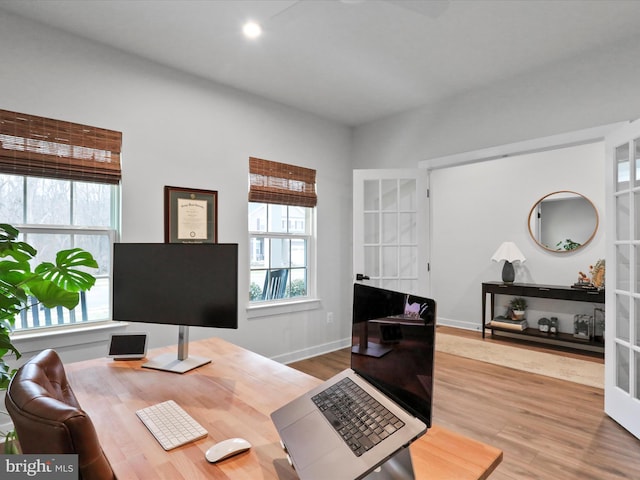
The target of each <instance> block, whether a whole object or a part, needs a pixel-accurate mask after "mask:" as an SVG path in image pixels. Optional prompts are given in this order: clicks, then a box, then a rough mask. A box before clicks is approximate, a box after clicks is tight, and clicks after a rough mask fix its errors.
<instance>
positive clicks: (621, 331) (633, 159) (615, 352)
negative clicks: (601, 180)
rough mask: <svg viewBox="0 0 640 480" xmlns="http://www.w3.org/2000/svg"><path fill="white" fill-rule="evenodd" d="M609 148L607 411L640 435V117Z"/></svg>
mask: <svg viewBox="0 0 640 480" xmlns="http://www.w3.org/2000/svg"><path fill="white" fill-rule="evenodd" d="M605 148H606V156H607V157H606V158H607V161H606V165H607V172H606V180H607V182H606V183H607V205H606V206H607V222H606V224H607V255H606V268H607V274H606V294H605V295H606V297H605V298H606V313H605V412H606V413H607V414H608V415H609V416H610V417H611V418H613V419H614V420H616V421H617V422H618V423H620V424H621V425H622V426H623V427H624V428H626V429H627V430H629V431H630V432H631V433H632V434H633V435H635V436H636V437H638V438H640V421H639V420H638V419H640V121H635V122H632V123H629V124H628V125H625V126H624V127H622V128H619V129H617V130H616V131H615V132H613V133H612V134H610V135H608V136H607V138H606V141H605Z"/></svg>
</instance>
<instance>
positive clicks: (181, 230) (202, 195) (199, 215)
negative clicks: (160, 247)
mask: <svg viewBox="0 0 640 480" xmlns="http://www.w3.org/2000/svg"><path fill="white" fill-rule="evenodd" d="M164 215H165V218H164V241H165V243H217V242H218V192H216V191H210V190H198V189H195V188H180V187H167V186H165V187H164Z"/></svg>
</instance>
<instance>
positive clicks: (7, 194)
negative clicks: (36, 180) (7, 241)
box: [0, 174, 24, 225]
mask: <svg viewBox="0 0 640 480" xmlns="http://www.w3.org/2000/svg"><path fill="white" fill-rule="evenodd" d="M23 189H24V177H21V176H17V175H5V174H0V219H2V222H3V223H10V224H12V225H13V224H16V223H24V191H23Z"/></svg>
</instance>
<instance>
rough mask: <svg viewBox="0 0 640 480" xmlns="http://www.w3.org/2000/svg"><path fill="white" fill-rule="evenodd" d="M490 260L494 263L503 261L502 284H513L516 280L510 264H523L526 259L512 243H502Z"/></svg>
mask: <svg viewBox="0 0 640 480" xmlns="http://www.w3.org/2000/svg"><path fill="white" fill-rule="evenodd" d="M491 260H493V261H494V262H500V261H502V260H504V267H502V281H503V282H504V283H513V281H514V280H515V278H516V273H515V271H514V269H513V263H512V262H524V261H525V260H526V258H524V255H523V254H522V252H521V251H520V249H519V248H518V247H517V246H516V244H515V243H513V242H503V243H502V245H500V246H499V247H498V250H496V253H494V254H493V257H491Z"/></svg>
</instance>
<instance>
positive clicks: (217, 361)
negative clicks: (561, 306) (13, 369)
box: [65, 338, 502, 480]
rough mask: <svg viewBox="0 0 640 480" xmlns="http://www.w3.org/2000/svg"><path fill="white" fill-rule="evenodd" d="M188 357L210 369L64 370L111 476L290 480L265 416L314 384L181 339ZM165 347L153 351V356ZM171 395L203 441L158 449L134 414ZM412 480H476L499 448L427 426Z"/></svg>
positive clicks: (237, 353)
mask: <svg viewBox="0 0 640 480" xmlns="http://www.w3.org/2000/svg"><path fill="white" fill-rule="evenodd" d="M189 350H190V353H192V354H193V355H199V356H206V357H209V358H211V359H212V360H213V363H211V364H208V365H205V366H203V367H201V368H198V369H196V370H192V371H191V372H188V373H186V374H183V375H179V374H175V373H169V372H162V371H158V370H150V369H144V368H141V365H142V363H144V362H143V361H112V360H110V359H107V358H101V359H96V360H88V361H84V362H78V363H70V364H67V365H65V369H66V371H67V375H68V377H69V381H70V383H71V385H72V387H73V390H74V392H75V394H76V396H77V397H78V400H79V401H80V404H81V405H82V407H83V408H84V409H85V410H86V411H87V413H88V414H89V415H90V417H91V419H92V420H93V423H94V424H95V426H96V430H97V431H98V436H99V437H100V441H101V443H102V447H103V449H104V451H105V453H106V455H107V457H108V458H109V461H110V462H111V465H112V466H113V469H114V470H115V472H116V475H117V476H118V479H119V480H129V479H149V480H158V479H167V480H179V479H185V480H194V479H202V478H216V479H218V478H221V479H227V478H228V479H251V480H254V479H275V478H279V479H295V478H297V476H296V474H295V472H294V471H293V469H292V468H291V467H290V466H289V464H288V462H287V460H286V456H285V454H284V452H283V450H282V448H281V447H280V440H279V437H278V434H277V432H276V430H275V427H274V426H273V424H272V422H271V418H270V416H269V415H270V414H271V412H272V411H274V410H275V409H277V408H278V407H280V406H282V405H284V404H285V403H287V402H288V401H289V400H291V399H293V398H294V397H296V396H298V395H300V394H302V393H304V392H306V391H307V390H309V389H311V388H312V387H314V386H316V385H318V384H319V383H321V382H320V380H318V379H316V378H314V377H311V376H309V375H306V374H304V373H302V372H299V371H297V370H294V369H292V368H290V367H287V366H286V365H282V364H280V363H277V362H275V361H273V360H269V359H268V358H265V357H262V356H260V355H258V354H256V353H253V352H250V351H248V350H245V349H243V348H240V347H237V346H235V345H232V344H230V343H228V342H225V341H223V340H220V339H215V338H214V339H207V340H201V341H197V342H191V343H190V345H189ZM172 351H173V349H171V348H163V349H156V350H153V351H151V352H150V353H149V355H148V357H149V358H152V357H153V356H154V355H156V354H159V353H166V352H172ZM169 399H173V400H175V401H176V402H177V403H178V404H179V405H181V406H182V407H183V408H184V409H185V410H186V411H187V412H188V413H189V414H190V415H191V416H192V417H194V418H195V419H196V420H197V421H198V422H200V423H201V424H202V425H203V426H204V427H205V428H206V429H207V430H208V431H209V436H208V437H207V438H204V439H202V440H198V441H196V442H194V443H191V444H188V445H185V446H183V447H180V448H177V449H175V450H171V451H169V452H166V451H164V450H163V449H162V447H160V445H159V444H158V443H157V442H156V440H155V439H154V438H153V436H152V435H151V434H150V433H149V431H148V430H147V429H146V427H145V426H144V425H143V424H142V422H141V421H140V420H138V418H137V417H136V414H135V411H136V410H138V409H140V408H143V407H146V406H149V405H151V404H154V403H158V402H162V401H165V400H169ZM230 437H243V438H246V439H247V440H249V442H251V444H252V445H253V447H252V448H251V450H249V451H248V452H246V453H242V454H240V455H238V456H236V457H232V458H230V459H228V460H226V461H223V462H221V463H219V464H210V463H208V462H207V461H206V460H205V458H204V453H205V452H206V450H207V449H208V448H209V447H210V446H211V445H212V444H213V443H215V442H218V441H220V440H223V439H226V438H230ZM411 455H412V459H413V463H414V470H415V473H416V478H429V479H432V480H438V479H442V480H450V479H456V480H466V479H469V480H476V479H484V478H487V477H488V476H489V474H490V473H491V472H492V471H493V470H494V469H495V468H496V466H497V465H498V464H499V463H500V461H501V460H502V451H501V450H499V449H497V448H494V447H491V446H489V445H485V444H483V443H480V442H477V441H475V440H472V439H470V438H466V437H463V436H461V435H458V434H456V433H454V432H451V431H448V430H446V429H444V428H440V427H438V426H434V427H433V428H432V429H430V430H429V432H428V433H427V434H426V435H425V436H423V437H422V438H420V439H419V440H418V441H416V442H415V443H414V444H412V446H411Z"/></svg>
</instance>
